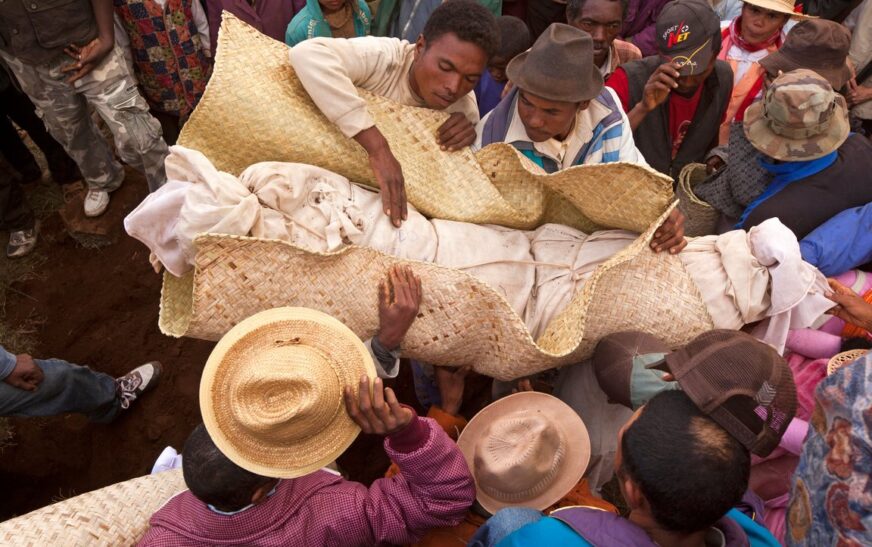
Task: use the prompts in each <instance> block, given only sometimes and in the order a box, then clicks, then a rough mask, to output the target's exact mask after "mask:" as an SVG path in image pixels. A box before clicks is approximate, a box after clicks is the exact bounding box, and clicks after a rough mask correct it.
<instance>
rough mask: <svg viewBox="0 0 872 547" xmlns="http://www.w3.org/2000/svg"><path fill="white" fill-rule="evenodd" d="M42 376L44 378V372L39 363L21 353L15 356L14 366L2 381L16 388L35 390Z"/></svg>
mask: <svg viewBox="0 0 872 547" xmlns="http://www.w3.org/2000/svg"><path fill="white" fill-rule="evenodd" d="M43 378H45V374H43V372H42V369H41V368H39V365H37V364H36V363H34V362H33V357H31V356H30V355H27V354H26V353H23V354H21V355H18V356H17V357H16V359H15V368H14V369H12V372H10V373H9V376H7V377H6V378H4V379H3V381H4V382H6V383H7V384H9V385H10V386H12V387H17V388H18V389H23V390H25V391H36V388H37V387H38V386H39V384H41V383H42V380H43Z"/></svg>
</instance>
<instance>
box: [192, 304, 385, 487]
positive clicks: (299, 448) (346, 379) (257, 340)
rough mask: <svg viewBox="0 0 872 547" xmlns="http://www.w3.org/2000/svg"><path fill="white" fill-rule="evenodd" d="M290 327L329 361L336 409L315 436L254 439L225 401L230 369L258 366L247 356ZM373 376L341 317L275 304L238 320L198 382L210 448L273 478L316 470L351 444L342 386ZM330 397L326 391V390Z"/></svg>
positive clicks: (353, 428)
mask: <svg viewBox="0 0 872 547" xmlns="http://www.w3.org/2000/svg"><path fill="white" fill-rule="evenodd" d="M288 331H291V332H293V334H294V337H296V338H298V341H297V342H295V343H299V344H302V345H307V346H310V347H313V348H314V349H316V350H317V351H319V352H320V353H322V354H324V355H325V356H326V357H327V360H328V361H329V362H330V363H331V364H333V365H334V366H333V367H332V369H331V371H328V373H331V374H332V373H335V374H336V375H337V377H338V380H339V382H338V384H339V386H340V391H339V392H338V393H336V394H335V395H334V396H335V397H336V405H337V408H336V413H335V414H334V415H333V416H332V418H331V419H330V420H329V422H327V423H326V424H325V425H324V427H323V428H322V429H321V430H320V431H319V433H318V434H317V435H313V436H311V437H308V438H304V439H301V440H299V441H296V442H294V443H286V442H282V441H281V440H280V439H275V440H272V442H270V441H268V440H266V439H265V438H264V437H254V436H251V435H249V434H247V433H246V430H245V429H244V428H242V427H240V425H239V424H238V423H237V422H236V420H235V419H234V414H233V412H232V410H231V409H232V408H233V407H234V405H235V404H237V401H231V400H229V393H230V392H231V389H230V388H231V383H230V376H229V375H228V372H232V371H229V370H228V368H229V367H234V366H240V363H241V362H244V366H246V367H254V366H257V363H256V361H254V360H253V359H252V356H253V355H255V354H256V353H255V352H256V349H257V348H258V347H268V346H272V345H274V344H275V339H276V337H277V336H281V335H282V332H283V333H284V335H285V336H286V335H287V332H288ZM364 374H366V375H367V376H368V377H369V378H370V379H374V378H375V377H376V370H375V364H374V363H373V361H372V357H371V356H370V353H369V351H368V350H367V349H366V346H365V345H364V344H363V342H362V341H361V340H360V338H358V337H357V336H356V335H355V334H354V332H352V331H351V329H349V328H348V327H347V326H345V325H344V324H343V323H342V322H341V321H339V320H337V319H335V318H333V317H331V316H329V315H327V314H326V313H323V312H319V311H316V310H313V309H309V308H292V307H284V308H274V309H271V310H266V311H262V312H260V313H257V314H255V315H252V316H251V317H249V318H247V319H245V320H244V321H241V322H240V323H239V324H237V325H236V326H235V327H233V328H232V329H230V331H228V332H227V334H225V335H224V336H223V337H222V338H221V340H220V341H219V342H218V344H217V345H216V346H215V349H213V350H212V353H211V355H209V359H208V360H207V362H206V366H205V367H204V369H203V376H202V378H201V380H200V412H201V414H202V416H203V422H204V424H205V426H206V430H207V431H208V432H209V436H210V437H212V440H213V441H214V443H215V446H217V447H218V449H219V450H220V451H221V452H222V453H223V454H224V455H225V456H227V457H228V458H229V459H230V460H231V461H232V462H234V463H235V464H236V465H238V466H240V467H242V468H243V469H246V470H248V471H251V472H252V473H257V474H258V475H263V476H265V477H274V478H295V477H300V476H303V475H307V474H309V473H311V472H313V471H316V470H318V469H320V468H322V467H324V466H325V465H327V464H329V463H330V462H332V461H334V460H335V459H336V458H337V457H338V456H339V455H340V454H342V453H343V452H344V451H345V449H347V448H348V446H349V445H351V443H352V442H354V439H355V438H357V436H358V434H359V433H360V428H359V427H358V426H357V424H355V423H354V421H353V420H352V419H351V417H350V416H348V413H347V412H346V411H345V406H344V402H343V399H342V389H344V387H345V386H352V387H356V386H358V385H359V382H360V377H361V376H362V375H364ZM326 395H327V396H330V395H331V394H326Z"/></svg>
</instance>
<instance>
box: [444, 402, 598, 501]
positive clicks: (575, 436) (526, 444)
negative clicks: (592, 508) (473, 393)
mask: <svg viewBox="0 0 872 547" xmlns="http://www.w3.org/2000/svg"><path fill="white" fill-rule="evenodd" d="M457 446H458V447H460V451H461V452H463V456H464V458H466V463H467V464H468V465H469V468H470V470H472V475H473V477H474V478H475V489H476V500H477V501H478V503H479V504H480V505H481V506H482V507H483V508H484V509H485V510H486V511H488V512H489V513H491V514H493V513H496V512H497V511H499V510H500V509H502V508H503V507H508V506H524V507H532V508H534V509H539V510H542V509H545V508H546V507H548V506H550V505H552V504H554V503H555V502H557V501H558V500H559V499H560V498H562V497H563V496H565V495H566V493H567V492H569V491H570V490H571V489H572V487H573V486H575V485H576V484H578V481H579V480H581V477H582V475H583V474H584V471H585V469H587V464H588V462H589V461H590V437H589V436H588V433H587V428H586V427H585V426H584V422H582V421H581V418H580V417H579V416H578V414H576V413H575V411H574V410H572V409H571V408H570V407H569V406H567V405H566V403H564V402H563V401H561V400H560V399H558V398H556V397H552V396H551V395H546V394H544V393H536V392H534V391H530V392H522V393H516V394H514V395H509V396H508V397H505V398H503V399H500V400H498V401H496V402H495V403H492V404H490V405H489V406H487V407H486V408H484V409H483V410H482V411H481V412H479V413H478V414H476V415H475V416H474V417H473V418H472V420H470V422H469V424H468V425H467V426H466V428H465V429H464V430H463V432H462V433H461V434H460V438H459V439H457Z"/></svg>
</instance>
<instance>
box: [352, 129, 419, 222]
mask: <svg viewBox="0 0 872 547" xmlns="http://www.w3.org/2000/svg"><path fill="white" fill-rule="evenodd" d="M354 140H356V141H357V142H358V143H360V145H361V146H362V147H363V148H364V149H365V150H366V153H367V154H368V155H369V166H370V168H371V169H372V172H373V174H374V175H375V180H376V181H378V187H379V189H380V190H381V198H382V209H383V210H384V212H385V214H386V215H388V216H389V217H391V222H392V223H393V225H394V226H396V227H397V228H399V227H400V225H401V224H402V223H403V221H404V220H406V217H407V216H408V213H407V211H406V186H405V180H404V179H403V168H402V166H400V162H399V161H397V158H395V157H394V154H393V152H391V148H390V146H389V145H388V141H387V139H385V137H384V135H382V133H381V131H379V130H378V128H377V127H376V126H372V127H370V128H369V129H364V130H363V131H361V132H360V133H358V134H357V135H355V136H354Z"/></svg>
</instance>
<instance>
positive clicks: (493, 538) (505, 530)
mask: <svg viewBox="0 0 872 547" xmlns="http://www.w3.org/2000/svg"><path fill="white" fill-rule="evenodd" d="M543 516H544V515H543V514H542V511H537V510H535V509H531V508H529V507H506V508H505V509H500V510H499V511H497V512H496V513H494V516H492V517H491V518H489V519H487V521H486V522H485V523H484V524H482V525H481V526H480V527H479V529H478V530H476V532H475V535H474V536H472V539H470V540H469V543H467V547H495V546H496V545H497V544H498V543H499V542H501V541H502V540H504V539H506V537H508V536H509V535H511V534H512V532H515V531H516V530H518V529H520V528H523V527H524V526H526V525H528V524H530V523H533V522H536V521H538V520H539V519H541V518H542V517H543Z"/></svg>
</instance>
